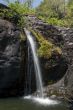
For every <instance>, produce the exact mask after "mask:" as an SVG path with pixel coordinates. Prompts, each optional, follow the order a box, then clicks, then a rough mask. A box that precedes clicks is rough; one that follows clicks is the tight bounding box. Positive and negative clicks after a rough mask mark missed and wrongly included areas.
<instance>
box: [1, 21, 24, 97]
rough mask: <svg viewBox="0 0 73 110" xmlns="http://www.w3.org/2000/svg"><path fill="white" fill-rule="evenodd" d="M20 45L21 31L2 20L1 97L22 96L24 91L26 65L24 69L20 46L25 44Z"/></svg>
mask: <svg viewBox="0 0 73 110" xmlns="http://www.w3.org/2000/svg"><path fill="white" fill-rule="evenodd" d="M20 43H21V42H20V31H19V29H17V27H15V26H14V25H13V24H12V23H10V22H8V21H6V20H2V19H0V97H4V96H18V95H22V92H23V91H22V90H24V77H23V76H24V72H23V71H25V69H24V68H25V65H24V67H23V69H22V65H21V64H22V62H23V59H22V57H21V56H22V52H21V50H20V46H21V45H23V43H21V45H20ZM24 45H25V42H24ZM24 45H23V48H24ZM24 51H25V48H24ZM24 56H25V54H24ZM24 58H25V57H24ZM24 60H25V59H24ZM25 62H26V61H25ZM22 70H23V71H22Z"/></svg>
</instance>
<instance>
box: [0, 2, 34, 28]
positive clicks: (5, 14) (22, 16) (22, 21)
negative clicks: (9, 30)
mask: <svg viewBox="0 0 73 110" xmlns="http://www.w3.org/2000/svg"><path fill="white" fill-rule="evenodd" d="M4 1H6V2H7V5H8V9H0V17H1V18H4V19H7V20H9V21H11V22H13V23H15V24H16V25H17V26H19V27H20V28H23V27H24V25H26V22H27V19H26V15H29V14H34V12H35V9H32V8H31V4H32V0H26V2H23V3H22V2H19V0H16V1H15V2H10V0H4Z"/></svg>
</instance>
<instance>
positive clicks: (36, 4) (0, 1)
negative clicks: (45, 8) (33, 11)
mask: <svg viewBox="0 0 73 110" xmlns="http://www.w3.org/2000/svg"><path fill="white" fill-rule="evenodd" d="M12 1H13V0H12ZM41 1H43V0H34V3H33V7H37V6H38V5H39V4H40V2H41ZM0 3H4V0H0Z"/></svg>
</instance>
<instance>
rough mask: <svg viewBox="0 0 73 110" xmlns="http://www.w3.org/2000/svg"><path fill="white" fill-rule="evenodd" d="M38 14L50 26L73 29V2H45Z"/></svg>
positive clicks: (65, 0) (61, 0) (46, 0)
mask: <svg viewBox="0 0 73 110" xmlns="http://www.w3.org/2000/svg"><path fill="white" fill-rule="evenodd" d="M36 13H37V16H38V18H40V19H42V20H43V21H45V22H47V23H49V24H52V25H58V26H64V27H73V0H52V1H51V0H43V2H41V5H40V6H39V7H38V8H37V9H36Z"/></svg>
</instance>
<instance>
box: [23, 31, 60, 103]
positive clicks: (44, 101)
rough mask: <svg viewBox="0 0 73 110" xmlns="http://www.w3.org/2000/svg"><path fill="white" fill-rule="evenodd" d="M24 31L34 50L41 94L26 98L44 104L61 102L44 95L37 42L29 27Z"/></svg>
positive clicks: (37, 79)
mask: <svg viewBox="0 0 73 110" xmlns="http://www.w3.org/2000/svg"><path fill="white" fill-rule="evenodd" d="M24 31H25V34H26V36H27V39H28V43H29V47H30V49H31V52H32V57H33V61H34V68H35V74H36V84H37V91H38V96H39V97H33V96H26V97H24V99H26V100H27V99H29V100H31V101H34V102H36V103H39V104H43V105H54V104H58V103H59V102H57V101H54V100H51V99H49V98H45V97H44V95H43V84H42V76H41V70H40V65H39V60H38V57H37V53H36V43H35V41H34V39H33V36H32V35H31V33H30V31H28V30H27V29H24ZM28 50H29V49H28ZM28 52H29V51H28ZM29 59H30V58H29ZM29 62H30V61H29ZM29 66H30V65H28V67H29ZM28 69H29V68H28ZM28 72H29V71H28ZM29 75H30V76H31V72H29ZM29 78H30V77H29ZM29 81H30V80H29ZM30 83H31V81H30ZM29 85H30V84H29Z"/></svg>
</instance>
